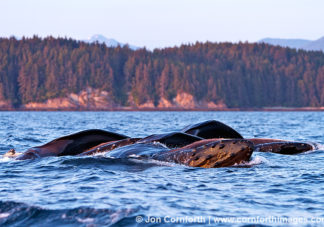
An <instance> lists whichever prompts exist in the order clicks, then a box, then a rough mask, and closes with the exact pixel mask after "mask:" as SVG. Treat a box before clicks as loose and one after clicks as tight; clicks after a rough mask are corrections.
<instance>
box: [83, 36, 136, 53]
mask: <svg viewBox="0 0 324 227" xmlns="http://www.w3.org/2000/svg"><path fill="white" fill-rule="evenodd" d="M83 41H84V42H87V43H94V42H98V43H104V44H106V46H107V47H117V46H121V47H123V46H125V45H126V44H125V43H120V42H118V41H117V40H115V39H108V38H106V37H105V36H103V35H99V34H97V35H93V36H92V37H91V38H90V39H86V40H83ZM127 45H128V46H129V48H130V49H132V50H137V49H140V47H137V46H133V45H129V44H127Z"/></svg>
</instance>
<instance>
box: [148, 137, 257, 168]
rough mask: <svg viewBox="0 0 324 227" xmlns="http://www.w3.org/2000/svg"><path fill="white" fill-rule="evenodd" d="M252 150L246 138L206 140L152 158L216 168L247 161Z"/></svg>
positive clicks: (252, 147)
mask: <svg viewBox="0 0 324 227" xmlns="http://www.w3.org/2000/svg"><path fill="white" fill-rule="evenodd" d="M253 150H254V145H253V143H252V142H250V141H248V140H238V139H236V140H216V141H212V142H210V141H206V143H205V144H204V145H202V143H201V142H200V141H199V142H196V143H193V144H190V145H188V146H185V147H183V148H178V149H174V150H170V151H166V152H160V153H156V154H155V155H153V157H152V158H153V159H156V160H159V161H165V162H175V163H179V164H183V165H187V166H191V167H203V168H218V167H227V166H233V165H235V164H240V163H242V162H246V161H249V160H250V158H251V155H252V153H253Z"/></svg>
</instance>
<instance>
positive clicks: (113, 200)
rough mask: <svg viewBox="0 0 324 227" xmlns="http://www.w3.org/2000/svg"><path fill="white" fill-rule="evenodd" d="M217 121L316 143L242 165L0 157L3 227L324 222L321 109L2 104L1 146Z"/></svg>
mask: <svg viewBox="0 0 324 227" xmlns="http://www.w3.org/2000/svg"><path fill="white" fill-rule="evenodd" d="M211 119H215V120H219V121H222V122H224V123H225V124H228V125H230V126H231V127H233V128H234V129H236V130H237V131H238V132H240V133H241V134H242V135H243V136H244V137H245V138H251V137H258V138H278V139H287V140H295V141H309V142H313V143H316V145H317V150H315V151H312V152H308V153H305V154H300V155H293V156H288V155H280V154H273V153H257V152H255V153H254V154H253V156H252V160H251V161H250V162H249V163H248V164H246V165H243V166H234V167H228V168H218V169H203V168H192V167H186V166H182V165H176V164H172V163H162V162H156V161H149V160H146V161H143V160H142V161H140V160H136V159H129V160H127V159H124V160H120V159H112V158H109V157H107V156H106V155H104V154H103V155H97V156H90V157H73V156H65V157H48V158H42V159H38V160H25V161H14V160H10V159H8V158H3V157H1V156H0V157H1V158H0V226H103V225H105V226H108V225H112V226H125V225H128V226H136V225H138V226H158V225H169V226H171V225H172V226H173V225H178V226H191V225H199V224H202V225H208V224H213V225H214V224H217V225H220V226H249V225H256V224H258V225H259V226H277V225H278V226H280V225H284V226H296V225H298V226H323V225H324V206H323V204H324V165H323V163H324V146H323V145H324V112H0V128H1V130H0V154H1V155H2V154H4V153H5V152H7V151H8V150H9V149H11V148H15V149H16V150H17V151H24V150H26V149H28V148H29V147H33V146H37V145H41V144H43V143H46V142H48V141H50V140H52V139H55V138H57V137H60V136H63V135H67V134H71V133H74V132H77V131H80V130H85V129H93V128H99V129H104V130H109V131H114V132H118V133H122V134H125V135H128V136H131V137H144V136H147V135H150V134H155V133H164V132H172V131H177V130H179V129H182V128H183V127H185V126H187V125H189V124H193V123H198V122H201V121H205V120H211Z"/></svg>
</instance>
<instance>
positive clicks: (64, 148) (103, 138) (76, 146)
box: [17, 129, 129, 160]
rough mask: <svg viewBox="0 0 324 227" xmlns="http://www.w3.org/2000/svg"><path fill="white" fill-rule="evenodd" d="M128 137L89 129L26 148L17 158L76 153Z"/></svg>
mask: <svg viewBox="0 0 324 227" xmlns="http://www.w3.org/2000/svg"><path fill="white" fill-rule="evenodd" d="M126 138H129V137H127V136H124V135H121V134H118V133H113V132H108V131H104V130H100V129H90V130H85V131H81V132H77V133H74V134H71V135H67V136H63V137H60V138H57V139H55V140H52V141H50V142H48V143H46V144H44V145H41V146H37V147H33V148H30V149H28V150H27V151H26V152H25V153H23V154H21V155H19V156H18V157H17V159H18V160H24V159H31V158H37V157H47V156H65V155H77V154H80V153H82V152H84V151H85V150H88V149H90V148H91V147H94V146H97V145H99V144H101V143H105V142H110V141H117V140H122V139H126Z"/></svg>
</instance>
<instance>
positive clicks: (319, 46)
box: [303, 37, 324, 51]
mask: <svg viewBox="0 0 324 227" xmlns="http://www.w3.org/2000/svg"><path fill="white" fill-rule="evenodd" d="M303 49H305V50H321V51H324V37H322V38H320V39H318V40H315V41H312V42H310V43H308V44H306V45H305V46H304V47H303Z"/></svg>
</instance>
